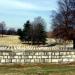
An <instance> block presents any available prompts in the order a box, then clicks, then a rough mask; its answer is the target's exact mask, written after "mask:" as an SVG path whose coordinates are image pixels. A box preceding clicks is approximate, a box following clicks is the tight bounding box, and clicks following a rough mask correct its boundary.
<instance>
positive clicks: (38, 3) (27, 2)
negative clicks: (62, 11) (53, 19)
mask: <svg viewBox="0 0 75 75" xmlns="http://www.w3.org/2000/svg"><path fill="white" fill-rule="evenodd" d="M56 2H57V0H0V22H1V21H5V22H6V25H7V26H8V27H15V28H20V27H22V26H23V24H24V23H25V22H26V20H31V21H33V19H34V18H35V17H37V16H41V17H42V18H44V19H45V20H46V22H47V30H49V27H50V25H51V24H50V13H51V11H52V10H57V3H56Z"/></svg>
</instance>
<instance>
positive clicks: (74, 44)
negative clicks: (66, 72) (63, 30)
mask: <svg viewBox="0 0 75 75" xmlns="http://www.w3.org/2000/svg"><path fill="white" fill-rule="evenodd" d="M73 49H75V39H73Z"/></svg>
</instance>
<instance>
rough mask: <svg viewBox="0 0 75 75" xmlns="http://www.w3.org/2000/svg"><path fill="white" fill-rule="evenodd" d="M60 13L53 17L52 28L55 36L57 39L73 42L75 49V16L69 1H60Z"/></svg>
mask: <svg viewBox="0 0 75 75" xmlns="http://www.w3.org/2000/svg"><path fill="white" fill-rule="evenodd" d="M58 5H59V9H58V10H59V11H58V12H57V13H56V14H55V15H54V16H53V20H52V22H53V23H52V28H53V35H54V36H55V37H56V38H61V39H64V40H73V48H75V33H74V31H75V29H73V27H74V24H75V16H74V14H73V12H72V10H71V7H70V2H69V0H59V1H58Z"/></svg>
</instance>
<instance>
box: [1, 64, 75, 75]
mask: <svg viewBox="0 0 75 75" xmlns="http://www.w3.org/2000/svg"><path fill="white" fill-rule="evenodd" d="M0 75H75V65H74V64H25V65H17V64H15V65H0Z"/></svg>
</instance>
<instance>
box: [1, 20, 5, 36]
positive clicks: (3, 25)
mask: <svg viewBox="0 0 75 75" xmlns="http://www.w3.org/2000/svg"><path fill="white" fill-rule="evenodd" d="M5 26H6V24H5V22H4V21H2V22H0V33H1V34H2V37H3V34H4V31H5V29H6V28H5Z"/></svg>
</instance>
